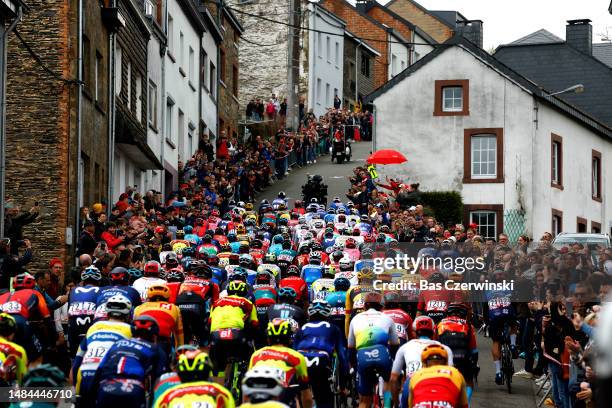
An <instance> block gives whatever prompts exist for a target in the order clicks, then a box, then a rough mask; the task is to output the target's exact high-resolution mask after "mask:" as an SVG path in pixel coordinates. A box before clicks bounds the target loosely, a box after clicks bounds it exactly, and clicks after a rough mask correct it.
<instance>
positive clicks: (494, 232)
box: [464, 204, 504, 239]
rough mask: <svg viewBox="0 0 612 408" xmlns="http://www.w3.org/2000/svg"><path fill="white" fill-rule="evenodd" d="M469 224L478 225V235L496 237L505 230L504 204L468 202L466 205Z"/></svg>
mask: <svg viewBox="0 0 612 408" xmlns="http://www.w3.org/2000/svg"><path fill="white" fill-rule="evenodd" d="M464 213H465V221H466V223H467V224H472V223H475V224H477V225H478V235H481V236H483V237H485V238H495V239H497V236H498V235H499V234H500V233H502V232H503V230H504V229H503V221H504V218H503V213H504V206H503V205H501V204H466V205H464Z"/></svg>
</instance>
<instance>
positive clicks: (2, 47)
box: [0, 6, 23, 237]
mask: <svg viewBox="0 0 612 408" xmlns="http://www.w3.org/2000/svg"><path fill="white" fill-rule="evenodd" d="M22 15H23V10H22V8H21V6H18V9H17V18H15V19H14V20H13V21H12V22H11V24H10V25H9V26H8V27H7V28H6V30H5V29H4V27H2V28H0V71H2V72H1V73H0V94H1V95H2V98H0V104H1V105H2V106H1V107H0V237H4V203H5V202H6V201H5V197H4V196H5V192H4V190H5V187H6V186H5V178H6V176H5V170H6V70H7V67H6V60H7V46H6V44H7V40H8V35H9V34H10V33H11V32H12V31H13V30H14V29H15V27H16V26H17V24H18V23H19V22H20V21H21V17H22ZM3 25H4V23H3Z"/></svg>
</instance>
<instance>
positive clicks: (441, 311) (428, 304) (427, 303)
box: [417, 290, 454, 323]
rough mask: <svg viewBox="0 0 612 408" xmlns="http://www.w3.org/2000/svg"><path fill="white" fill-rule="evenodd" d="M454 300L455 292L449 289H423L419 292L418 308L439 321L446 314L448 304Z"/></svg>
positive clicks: (422, 312)
mask: <svg viewBox="0 0 612 408" xmlns="http://www.w3.org/2000/svg"><path fill="white" fill-rule="evenodd" d="M453 301H454V293H453V292H451V291H449V290H423V291H421V293H420V294H419V303H418V305H417V310H418V311H419V312H421V314H424V315H426V316H429V317H431V318H432V319H433V320H434V321H435V322H436V323H438V322H439V321H440V320H441V319H442V318H443V317H444V315H445V314H446V309H447V308H448V305H449V304H450V303H452V302H453Z"/></svg>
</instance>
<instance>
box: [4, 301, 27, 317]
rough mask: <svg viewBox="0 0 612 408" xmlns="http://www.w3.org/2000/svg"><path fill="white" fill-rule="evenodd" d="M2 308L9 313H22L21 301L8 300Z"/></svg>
mask: <svg viewBox="0 0 612 408" xmlns="http://www.w3.org/2000/svg"><path fill="white" fill-rule="evenodd" d="M0 307H1V308H2V311H3V312H4V313H8V314H18V313H21V308H22V306H21V303H19V302H16V301H14V300H12V301H10V302H6V303H5V304H3V305H2V306H0Z"/></svg>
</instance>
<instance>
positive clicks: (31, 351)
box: [11, 315, 78, 361]
mask: <svg viewBox="0 0 612 408" xmlns="http://www.w3.org/2000/svg"><path fill="white" fill-rule="evenodd" d="M11 316H13V317H14V318H15V323H16V324H17V330H16V333H15V340H14V341H15V343H17V344H19V345H21V346H23V348H24V349H25V351H26V355H27V356H28V361H35V360H37V359H38V358H39V357H40V356H41V355H42V351H43V347H42V344H41V342H40V340H39V338H38V336H36V334H34V330H33V329H32V326H31V325H30V323H29V322H28V321H27V320H26V319H25V318H24V317H23V316H20V315H11ZM77 347H78V345H77Z"/></svg>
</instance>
